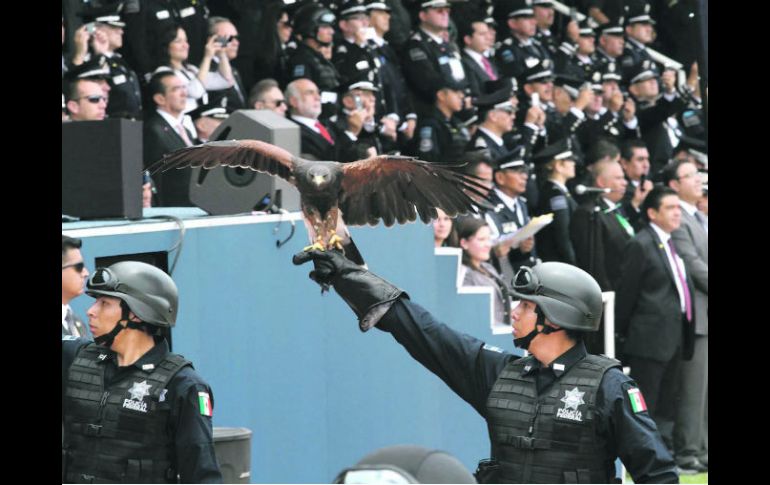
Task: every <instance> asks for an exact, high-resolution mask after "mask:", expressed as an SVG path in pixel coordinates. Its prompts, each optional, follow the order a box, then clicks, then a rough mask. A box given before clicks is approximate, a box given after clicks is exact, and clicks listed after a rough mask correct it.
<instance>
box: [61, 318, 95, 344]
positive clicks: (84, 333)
mask: <svg viewBox="0 0 770 485" xmlns="http://www.w3.org/2000/svg"><path fill="white" fill-rule="evenodd" d="M72 316H73V317H74V319H75V328H76V329H77V331H78V332H80V336H81V337H86V338H93V337H94V336H93V335H91V329H89V328H88V325H86V324H84V323H83V320H81V319H80V317H79V316H77V314H76V313H75V312H72ZM65 335H70V333H69V331H68V330H64V327H62V328H61V336H62V337H64V336H65Z"/></svg>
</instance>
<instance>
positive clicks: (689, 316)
mask: <svg viewBox="0 0 770 485" xmlns="http://www.w3.org/2000/svg"><path fill="white" fill-rule="evenodd" d="M668 247H669V248H671V255H672V256H673V257H674V258H673V259H674V267H675V268H676V274H677V276H678V277H679V282H680V283H682V291H683V292H684V307H685V313H686V314H687V321H688V322H691V321H692V301H691V300H690V289H689V288H688V287H687V280H685V279H684V275H683V274H682V270H681V269H679V262H677V255H676V248H674V240H673V239H672V238H669V240H668Z"/></svg>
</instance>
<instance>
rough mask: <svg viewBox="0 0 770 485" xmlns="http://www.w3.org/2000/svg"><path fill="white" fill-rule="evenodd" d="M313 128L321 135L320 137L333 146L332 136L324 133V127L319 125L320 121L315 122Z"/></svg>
mask: <svg viewBox="0 0 770 485" xmlns="http://www.w3.org/2000/svg"><path fill="white" fill-rule="evenodd" d="M315 127H316V129H318V131H319V132H320V133H321V136H322V137H324V138H325V139H326V141H328V142H329V144H330V145H334V140H333V139H332V136H331V135H330V134H329V132H328V131H326V128H325V127H324V125H322V124H321V122H320V121H316V122H315Z"/></svg>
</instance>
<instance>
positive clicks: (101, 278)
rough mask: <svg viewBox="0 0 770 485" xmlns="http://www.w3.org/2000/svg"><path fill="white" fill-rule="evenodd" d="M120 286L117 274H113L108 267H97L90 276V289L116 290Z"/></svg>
mask: <svg viewBox="0 0 770 485" xmlns="http://www.w3.org/2000/svg"><path fill="white" fill-rule="evenodd" d="M119 286H120V281H119V280H118V278H117V276H115V275H114V274H112V272H110V270H109V269H107V268H97V269H96V271H94V274H92V275H91V277H90V278H88V285H87V287H88V289H89V290H107V291H115V290H117V289H118V287H119Z"/></svg>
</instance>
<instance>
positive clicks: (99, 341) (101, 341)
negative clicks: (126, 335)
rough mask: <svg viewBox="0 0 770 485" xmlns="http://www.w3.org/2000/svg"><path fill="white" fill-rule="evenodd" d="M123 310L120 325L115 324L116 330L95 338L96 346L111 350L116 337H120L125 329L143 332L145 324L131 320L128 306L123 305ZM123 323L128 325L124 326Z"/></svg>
mask: <svg viewBox="0 0 770 485" xmlns="http://www.w3.org/2000/svg"><path fill="white" fill-rule="evenodd" d="M121 308H122V314H121V316H120V320H118V323H116V324H115V328H113V329H112V330H110V331H109V332H108V333H105V334H104V335H100V336H99V337H95V338H94V343H96V345H102V346H104V347H107V348H110V347H112V342H114V341H115V337H117V336H118V334H119V333H120V332H121V331H123V329H126V328H133V329H136V330H141V329H142V328H144V324H143V323H141V322H133V321H131V320H130V319H129V315H128V312H129V310H128V306H125V305H121ZM123 322H125V323H126V324H125V325H123Z"/></svg>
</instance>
